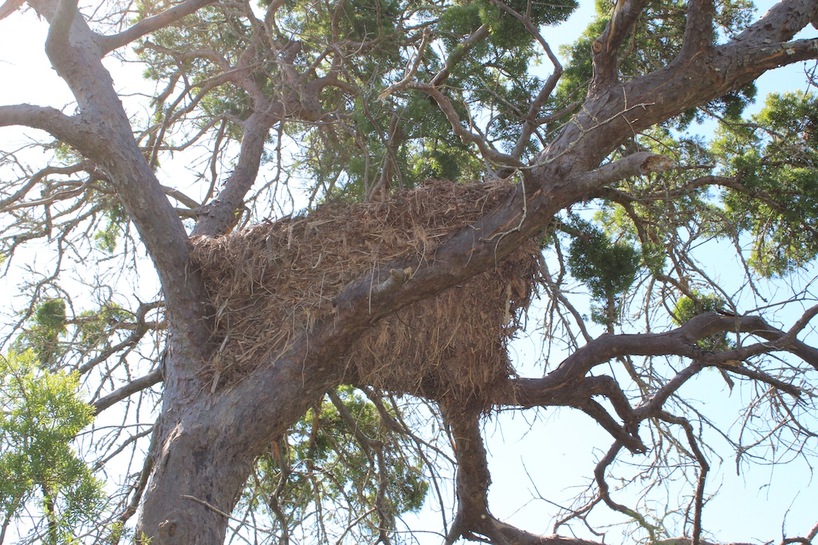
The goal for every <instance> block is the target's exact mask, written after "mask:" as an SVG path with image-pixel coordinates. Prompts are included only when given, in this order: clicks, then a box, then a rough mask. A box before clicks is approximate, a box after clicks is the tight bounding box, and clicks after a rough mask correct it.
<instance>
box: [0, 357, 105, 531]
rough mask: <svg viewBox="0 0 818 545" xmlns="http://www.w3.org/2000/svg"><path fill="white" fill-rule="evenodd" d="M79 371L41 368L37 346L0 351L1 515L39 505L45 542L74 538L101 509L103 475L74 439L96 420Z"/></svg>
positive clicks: (5, 519) (12, 516) (5, 521)
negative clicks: (83, 393)
mask: <svg viewBox="0 0 818 545" xmlns="http://www.w3.org/2000/svg"><path fill="white" fill-rule="evenodd" d="M78 391H79V377H78V375H77V374H75V373H64V372H56V373H50V372H47V371H43V370H42V369H41V368H40V365H39V362H38V361H37V358H36V355H35V353H34V352H33V351H31V350H29V351H25V352H20V353H17V352H10V353H9V354H8V355H7V356H6V357H0V408H1V409H2V410H1V411H0V430H2V442H0V516H2V517H3V528H6V527H8V525H9V524H10V523H11V522H12V521H13V520H14V519H15V518H16V517H17V516H19V515H20V514H21V513H22V512H24V511H31V510H38V509H39V510H41V511H42V512H43V514H44V519H45V523H46V525H47V528H46V529H45V535H46V540H45V541H46V543H48V544H49V545H51V544H57V543H74V542H76V539H75V538H74V537H73V533H74V530H76V529H77V528H78V527H80V526H81V525H83V524H87V523H93V522H94V521H95V519H96V518H97V517H98V515H99V513H100V511H101V509H102V505H103V494H102V485H101V483H100V481H98V480H97V479H95V478H94V476H93V474H92V473H91V470H90V469H89V468H88V466H87V465H86V464H85V463H84V462H83V461H82V460H81V459H80V458H79V457H78V455H77V453H76V452H75V451H74V450H73V448H72V447H71V441H72V440H73V439H74V437H75V436H76V435H77V433H79V431H80V430H82V428H84V427H85V426H87V425H88V424H90V423H91V421H92V420H93V409H92V408H91V407H90V406H89V405H88V404H86V403H84V402H83V401H82V399H81V398H80V396H79V393H78Z"/></svg>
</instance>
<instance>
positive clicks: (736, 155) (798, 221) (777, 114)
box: [714, 94, 818, 277]
mask: <svg viewBox="0 0 818 545" xmlns="http://www.w3.org/2000/svg"><path fill="white" fill-rule="evenodd" d="M816 123H818V100H816V98H815V97H814V96H812V95H804V94H785V95H770V96H769V97H768V98H767V101H766V104H765V107H764V109H763V110H762V111H761V112H760V113H759V114H757V115H755V116H753V118H752V122H751V123H742V122H740V121H739V120H735V122H733V123H730V124H727V125H725V126H724V127H723V128H722V130H721V135H720V138H719V139H718V140H717V141H716V142H715V144H714V149H715V150H716V152H717V154H718V155H719V157H720V159H721V160H722V161H723V163H724V164H725V165H726V170H727V172H728V173H729V174H732V175H735V176H737V177H738V179H739V182H740V187H737V188H735V189H732V188H731V189H729V190H726V191H725V192H724V206H725V212H726V214H727V216H728V218H729V220H730V222H731V225H732V226H733V227H734V228H735V229H737V230H738V231H739V232H740V233H747V234H749V235H750V237H751V239H752V249H751V256H750V258H749V260H748V262H749V264H750V265H751V266H752V267H753V269H755V271H756V272H758V273H759V274H761V275H763V276H766V277H771V276H775V275H782V274H785V273H787V272H789V271H792V270H794V269H795V268H798V267H801V266H803V265H804V264H806V263H807V262H809V261H810V260H812V259H813V258H814V257H815V255H816V254H818V152H816V151H815V150H816V144H818V136H816V132H817V131H815V127H816V126H818V125H816Z"/></svg>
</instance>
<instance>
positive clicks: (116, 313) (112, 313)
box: [77, 302, 131, 350]
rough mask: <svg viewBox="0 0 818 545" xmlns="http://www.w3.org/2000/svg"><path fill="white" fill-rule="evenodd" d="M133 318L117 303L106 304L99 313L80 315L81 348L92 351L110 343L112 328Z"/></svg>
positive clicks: (92, 312) (91, 312)
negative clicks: (91, 349)
mask: <svg viewBox="0 0 818 545" xmlns="http://www.w3.org/2000/svg"><path fill="white" fill-rule="evenodd" d="M129 317H131V314H130V313H129V312H128V311H126V310H125V309H123V308H122V307H120V306H119V305H117V304H115V303H111V302H108V303H105V304H103V305H102V307H100V309H99V310H97V311H85V312H82V313H80V315H79V316H78V320H77V325H78V327H79V341H80V346H82V347H83V348H84V349H86V350H87V349H90V348H93V347H96V346H99V345H101V344H104V343H106V342H108V340H109V338H110V329H111V326H112V325H114V324H117V323H118V322H121V321H124V320H126V319H127V318H129Z"/></svg>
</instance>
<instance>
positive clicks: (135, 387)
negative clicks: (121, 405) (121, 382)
mask: <svg viewBox="0 0 818 545" xmlns="http://www.w3.org/2000/svg"><path fill="white" fill-rule="evenodd" d="M160 382H162V370H161V369H156V370H155V371H151V372H150V373H148V374H147V375H145V376H143V377H140V378H138V379H134V380H132V381H130V382H129V383H128V384H126V385H125V386H123V387H122V388H120V389H118V390H114V391H113V392H111V393H110V394H108V395H107V396H105V397H102V398H100V399H98V400H96V401H95V402H94V403H93V405H92V406H93V407H94V414H99V413H101V412H102V411H104V410H105V409H107V408H108V407H110V406H111V405H113V404H114V403H117V402H118V401H122V400H123V399H125V398H126V397H128V396H130V395H132V394H135V393H136V392H140V391H142V390H145V389H147V388H150V387H151V386H153V385H154V384H159V383H160Z"/></svg>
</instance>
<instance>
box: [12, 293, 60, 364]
mask: <svg viewBox="0 0 818 545" xmlns="http://www.w3.org/2000/svg"><path fill="white" fill-rule="evenodd" d="M67 323H68V319H67V317H66V311H65V300H64V299H59V298H53V299H46V300H45V301H43V302H42V303H40V304H39V305H38V306H37V307H36V308H35V309H34V314H33V316H32V320H31V326H30V327H29V328H28V329H27V330H26V331H25V333H23V334H22V335H21V336H20V339H19V340H18V342H17V344H18V346H19V347H20V348H22V349H26V348H30V349H31V350H33V351H34V354H35V355H36V357H37V359H38V360H39V362H40V364H41V365H44V366H46V367H47V366H50V365H52V364H53V363H54V362H55V361H56V360H57V358H58V357H59V355H60V354H61V352H62V348H61V347H60V337H61V336H62V335H63V334H65V331H66V324H67Z"/></svg>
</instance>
